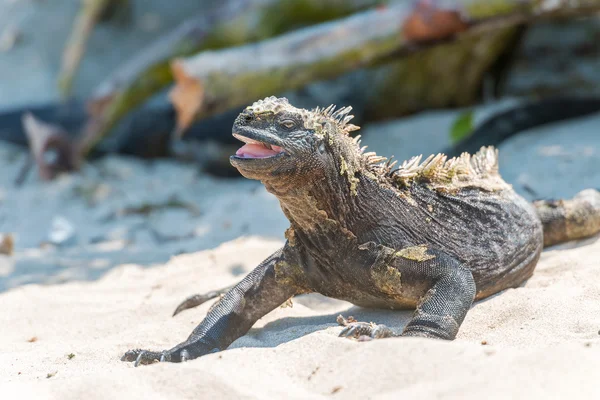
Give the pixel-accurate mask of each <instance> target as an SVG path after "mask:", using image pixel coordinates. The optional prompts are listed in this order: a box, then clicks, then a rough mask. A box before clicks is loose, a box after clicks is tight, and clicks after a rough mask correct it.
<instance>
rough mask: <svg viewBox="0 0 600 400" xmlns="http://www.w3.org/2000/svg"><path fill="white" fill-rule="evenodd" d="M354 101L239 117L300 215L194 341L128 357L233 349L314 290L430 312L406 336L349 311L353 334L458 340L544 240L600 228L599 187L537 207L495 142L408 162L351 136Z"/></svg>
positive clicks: (523, 273)
mask: <svg viewBox="0 0 600 400" xmlns="http://www.w3.org/2000/svg"><path fill="white" fill-rule="evenodd" d="M350 111H351V108H350V107H345V108H340V109H338V110H337V111H336V110H335V106H330V107H328V108H325V109H319V108H317V109H315V110H312V111H308V110H304V109H298V108H295V107H293V106H292V105H291V104H289V102H288V101H287V100H286V99H285V98H276V97H268V98H266V99H263V100H260V101H257V102H255V103H254V104H253V105H251V106H249V107H247V108H246V109H245V110H244V111H243V112H242V113H241V114H240V115H239V116H238V117H237V119H236V120H235V122H234V124H233V135H234V136H235V137H236V138H238V139H239V140H241V141H242V142H244V143H245V144H244V145H243V146H242V147H241V148H240V149H239V150H238V151H237V153H236V155H234V156H232V157H231V159H230V161H231V163H232V164H233V166H234V167H236V168H237V169H238V170H239V171H240V173H241V174H242V175H243V176H245V177H246V178H250V179H257V180H260V181H261V182H262V183H263V184H264V185H265V187H266V189H267V190H268V191H269V192H270V193H272V194H274V195H275V196H276V197H277V198H278V199H279V201H280V205H281V209H282V210H283V212H284V214H285V215H286V217H287V218H288V220H289V221H290V227H289V228H288V229H287V231H286V233H285V237H286V239H287V240H286V243H285V245H284V246H283V248H281V249H279V250H278V251H276V252H275V253H274V254H272V255H271V256H270V257H268V258H267V259H266V260H265V261H263V262H262V263H261V264H260V265H259V266H258V267H256V269H254V270H253V271H252V272H250V273H249V274H248V275H247V276H246V277H245V278H244V279H243V280H242V281H241V282H240V283H238V284H237V285H235V286H234V287H232V288H231V289H230V290H228V291H227V292H226V293H225V294H224V296H223V297H222V298H221V299H220V300H219V301H217V302H216V303H215V304H214V305H213V306H212V307H211V309H210V310H209V312H208V314H207V316H206V318H205V319H204V320H203V321H202V322H201V323H200V324H199V325H198V326H197V327H196V328H195V329H194V330H193V332H192V333H191V334H190V336H189V337H188V338H187V340H185V341H184V342H182V343H180V344H178V345H176V346H175V347H173V348H171V349H170V350H165V351H145V350H140V349H137V350H130V351H127V352H126V353H125V354H124V355H123V357H122V360H123V361H134V362H135V365H136V366H137V365H139V364H147V363H152V362H154V361H164V362H181V361H186V360H190V359H194V358H197V357H200V356H202V355H205V354H208V353H211V352H215V351H220V350H224V349H226V348H227V347H228V346H229V345H230V344H231V343H232V342H233V341H234V340H236V339H237V338H239V337H241V336H242V335H244V334H245V333H246V332H247V331H248V330H249V329H250V328H251V327H252V325H253V324H254V323H255V322H256V321H257V320H258V319H259V318H261V317H262V316H264V315H265V314H267V313H268V312H270V311H271V310H273V309H275V308H276V307H278V306H280V305H281V304H283V303H284V302H286V301H287V300H288V299H290V298H291V297H292V296H294V295H297V294H302V293H311V292H318V293H321V294H323V295H325V296H330V297H333V298H337V299H342V300H346V301H349V302H351V303H353V304H355V305H358V306H362V307H377V308H386V309H416V311H415V313H414V315H413V318H412V319H411V320H410V321H409V323H408V324H407V325H406V326H405V327H404V329H403V330H402V332H401V333H395V332H394V331H392V330H391V329H390V328H388V327H386V326H383V325H377V324H371V323H364V322H358V321H353V320H350V321H346V320H343V319H341V320H339V322H340V323H341V324H344V325H346V327H345V328H344V330H343V331H342V333H341V334H340V335H341V336H348V337H358V336H361V337H363V336H366V337H370V338H381V337H388V336H421V337H427V338H438V339H447V340H452V339H454V338H455V337H456V335H457V332H458V330H459V327H460V325H461V323H462V322H463V320H464V318H465V315H466V313H467V311H468V310H469V308H470V307H471V304H472V303H473V301H474V300H478V299H483V298H485V297H488V296H490V295H492V294H495V293H498V292H499V291H501V290H503V289H506V288H512V287H517V286H519V285H520V284H521V283H523V281H525V280H526V279H528V278H529V277H530V276H531V275H532V273H533V270H534V268H535V265H536V263H537V261H538V259H539V257H540V253H541V251H542V248H543V247H544V246H549V245H552V244H556V243H560V242H564V241H567V240H573V239H577V238H582V237H586V236H590V235H593V234H595V233H597V232H598V231H600V192H598V191H597V190H593V189H588V190H584V191H582V192H580V193H579V194H577V195H576V196H575V197H574V198H573V199H571V200H556V201H538V202H535V203H533V204H531V203H529V202H527V201H526V200H525V199H523V198H522V197H521V196H519V195H518V194H517V193H516V192H515V191H514V190H513V189H512V187H511V186H510V185H509V184H507V183H506V182H504V181H503V180H502V178H501V177H500V175H499V173H498V159H497V150H495V149H494V148H493V147H483V148H481V149H480V150H479V151H478V152H477V153H476V154H474V155H470V154H468V153H463V154H462V155H460V156H459V157H456V158H451V159H449V158H447V157H446V156H445V155H443V154H437V155H432V156H429V157H427V158H426V159H425V160H422V159H421V157H420V156H419V157H414V158H412V159H410V160H408V161H405V162H403V163H402V164H401V165H400V166H399V167H395V162H394V161H391V160H387V159H385V158H384V157H380V156H377V155H376V154H374V153H369V152H365V151H364V148H361V146H360V140H359V137H358V136H357V137H354V138H352V137H351V136H350V135H349V133H350V132H352V131H354V130H356V129H358V127H356V126H354V125H352V124H350V123H349V121H350V120H351V118H352V116H351V115H349V112H350ZM211 296H213V297H214V296H215V294H214V293H213V294H211ZM192 303H194V301H191V302H190V301H188V302H187V304H186V303H185V302H184V304H183V305H182V307H181V306H180V309H184V308H189V307H190V306H193V305H194V304H192Z"/></svg>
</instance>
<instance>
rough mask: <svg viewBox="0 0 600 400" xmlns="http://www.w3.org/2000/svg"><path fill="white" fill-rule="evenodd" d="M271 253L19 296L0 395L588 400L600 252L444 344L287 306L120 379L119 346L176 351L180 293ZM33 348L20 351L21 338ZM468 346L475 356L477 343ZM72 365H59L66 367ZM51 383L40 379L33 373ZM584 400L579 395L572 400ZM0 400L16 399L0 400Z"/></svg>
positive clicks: (507, 300) (252, 249) (550, 274)
mask: <svg viewBox="0 0 600 400" xmlns="http://www.w3.org/2000/svg"><path fill="white" fill-rule="evenodd" d="M279 245H280V242H277V241H265V240H264V239H259V238H246V239H240V240H237V241H234V242H229V243H227V244H224V245H222V246H219V247H218V248H217V249H215V250H209V251H204V252H199V253H195V254H189V255H181V256H178V257H174V258H173V259H172V260H171V261H170V262H169V263H168V264H167V265H165V266H162V267H157V268H153V269H142V268H139V267H137V266H132V265H128V266H122V267H119V268H116V269H114V270H113V271H111V272H110V273H108V274H107V275H106V276H104V277H103V278H102V279H100V280H99V281H97V282H94V283H68V284H64V285H56V286H50V287H41V286H37V285H29V286H26V287H21V288H18V289H13V290H11V291H10V292H8V293H5V294H3V295H2V296H0V308H1V309H2V313H1V314H0V324H1V325H2V326H3V327H4V328H3V329H0V377H1V378H0V379H1V381H0V382H1V383H0V386H1V387H2V390H3V391H6V390H8V393H11V394H14V395H15V396H16V395H17V394H20V395H23V394H24V393H25V394H28V393H31V394H33V393H37V394H38V395H42V394H43V395H44V396H45V397H52V398H60V399H71V398H72V399H80V398H87V399H96V398H97V399H106V398H116V397H124V396H125V394H127V397H128V398H165V399H181V398H189V399H197V398H321V397H324V396H327V395H329V394H331V393H332V391H334V390H337V391H338V392H337V393H336V396H343V397H345V398H401V397H400V396H402V395H405V396H406V395H409V396H417V398H424V397H427V398H469V399H470V398H473V399H475V398H509V397H511V396H512V397H513V398H517V397H518V398H532V396H537V395H544V396H545V398H566V396H578V397H579V398H593V395H594V394H595V396H596V398H597V396H598V394H600V385H599V382H600V368H598V360H599V357H600V336H599V334H598V330H600V285H599V284H598V276H599V275H600V264H599V263H598V262H597V260H599V259H600V241H599V240H598V238H593V239H588V240H586V241H584V242H583V243H581V244H580V245H579V247H575V248H572V249H557V250H550V251H546V252H545V253H544V254H543V257H542V260H541V262H540V265H539V267H538V269H537V271H536V274H535V276H534V277H533V278H532V279H530V280H529V282H527V284H526V285H525V286H524V287H522V288H518V289H513V290H508V291H506V292H504V293H502V294H500V295H498V296H495V297H493V298H492V299H489V300H487V301H484V302H480V303H478V304H476V305H475V306H474V307H473V309H472V310H471V311H470V313H469V314H468V317H467V319H466V320H465V322H464V324H463V326H462V329H461V331H460V334H459V337H458V339H457V340H456V341H454V342H441V341H433V340H423V339H413V338H394V339H385V340H378V341H373V342H370V343H358V342H355V341H352V340H348V339H342V338H338V337H336V335H337V333H338V332H339V331H340V329H341V328H340V327H338V326H336V324H335V316H336V315H337V314H338V313H340V312H342V313H344V315H354V316H355V317H357V318H359V319H364V320H372V321H376V322H382V323H386V324H389V325H391V326H394V325H396V326H398V325H401V324H403V323H404V322H406V320H407V318H408V317H409V315H410V313H409V312H386V311H377V310H365V309H359V308H354V307H352V306H351V305H350V304H348V303H345V302H341V301H334V300H330V299H326V298H323V297H321V296H318V295H306V296H301V297H298V298H297V299H296V300H295V301H294V306H293V307H292V308H279V309H277V310H275V311H273V312H272V313H270V314H269V315H267V316H266V317H265V318H263V319H262V320H261V321H259V323H258V324H257V325H256V326H255V328H253V329H252V330H251V332H250V333H249V334H248V335H247V336H245V337H243V338H241V339H239V340H238V341H237V342H235V343H234V344H233V346H232V347H233V349H232V350H228V351H225V352H222V353H219V354H212V355H209V356H206V357H203V358H200V359H197V360H194V361H192V362H188V363H185V364H161V365H152V366H145V367H140V368H137V369H135V368H133V366H132V365H131V364H129V363H122V362H120V361H119V360H118V359H119V357H120V355H121V354H122V353H123V352H124V351H125V350H127V349H129V348H133V347H139V346H144V347H146V346H147V347H150V348H155V349H161V348H166V347H169V346H171V345H174V344H176V342H178V341H179V340H181V339H184V338H185V337H186V336H187V335H188V334H189V332H190V331H191V329H192V328H193V326H195V324H197V323H198V322H199V321H200V320H201V319H202V317H203V316H204V315H205V313H206V311H207V309H208V307H209V304H205V305H203V306H201V307H200V308H198V309H196V310H191V311H187V312H184V313H182V314H180V315H179V316H177V317H176V318H171V317H170V313H171V312H172V311H173V308H174V307H175V306H176V305H177V303H178V302H179V301H180V300H181V299H182V298H183V297H186V296H187V295H189V294H191V293H193V292H196V291H204V290H208V289H211V288H214V287H218V286H221V285H226V284H229V283H232V282H235V281H236V280H238V279H239V278H238V277H236V276H234V275H233V274H231V272H230V267H231V266H232V265H238V264H239V265H242V266H243V269H244V270H246V271H247V270H249V269H251V268H252V267H253V266H254V265H255V264H256V263H257V262H259V261H260V260H261V259H262V258H264V257H265V255H267V254H269V253H270V252H271V251H273V250H275V249H276V248H277V247H278V246H279ZM33 337H35V338H37V340H36V341H35V342H33V343H30V342H28V340H29V339H31V338H33ZM482 341H485V342H487V345H482ZM70 353H73V354H75V357H73V358H72V359H71V360H69V359H68V357H67V355H68V354H70ZM49 373H50V374H52V373H55V375H54V376H52V377H50V378H47V374H49ZM4 393H6V392H4ZM581 396H584V397H581ZM3 398H16V397H11V396H9V397H4V396H3Z"/></svg>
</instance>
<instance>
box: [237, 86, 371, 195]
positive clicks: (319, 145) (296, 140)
mask: <svg viewBox="0 0 600 400" xmlns="http://www.w3.org/2000/svg"><path fill="white" fill-rule="evenodd" d="M334 109H335V106H330V107H328V108H326V109H322V110H321V109H318V108H317V109H315V110H311V111H308V110H304V109H300V108H296V107H294V106H292V105H291V104H290V103H289V102H288V100H287V99H285V98H276V97H268V98H266V99H263V100H259V101H257V102H255V103H254V104H252V105H251V106H249V107H247V108H246V109H245V110H244V111H243V112H242V113H241V114H240V115H239V116H238V117H237V119H236V120H235V122H234V124H233V136H235V137H236V138H237V139H239V140H241V141H242V142H244V143H245V145H244V146H242V147H241V148H240V149H239V150H238V151H237V152H236V154H235V155H234V156H231V158H230V161H231V164H232V165H233V166H234V167H236V168H237V169H238V170H239V171H240V173H241V174H242V175H244V176H245V177H247V178H250V179H258V180H261V181H273V180H282V179H290V180H293V181H294V184H298V183H300V182H299V180H301V179H302V178H303V179H315V178H318V177H319V176H323V174H325V173H327V172H328V171H335V172H337V174H338V175H339V174H340V171H339V164H340V160H341V157H350V158H352V159H354V158H356V157H359V155H360V151H359V149H358V145H357V144H356V142H355V141H353V140H352V139H351V138H349V137H348V136H347V134H348V132H350V131H352V130H355V129H358V128H357V127H355V126H354V125H350V124H348V121H349V120H350V119H351V118H352V116H349V115H348V113H349V112H350V110H351V108H350V107H346V108H341V109H339V110H337V111H334ZM346 153H349V154H346ZM345 162H346V163H349V162H351V161H345Z"/></svg>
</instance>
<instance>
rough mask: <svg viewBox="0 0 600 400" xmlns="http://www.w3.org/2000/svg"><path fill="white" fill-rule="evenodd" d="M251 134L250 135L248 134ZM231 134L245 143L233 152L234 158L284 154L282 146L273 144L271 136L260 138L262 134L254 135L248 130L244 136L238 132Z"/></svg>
mask: <svg viewBox="0 0 600 400" xmlns="http://www.w3.org/2000/svg"><path fill="white" fill-rule="evenodd" d="M250 135H251V136H250ZM233 136H234V137H235V138H236V139H238V140H241V141H242V142H244V143H246V144H245V145H244V146H242V147H240V148H239V150H238V151H237V152H236V153H235V157H236V158H241V159H264V158H273V157H277V156H280V155H282V154H285V151H284V149H283V147H281V146H278V145H276V144H274V143H273V142H274V140H272V139H271V138H266V139H264V138H262V137H260V136H262V135H256V134H255V133H253V132H249V136H250V137H248V136H244V135H243V134H240V133H234V134H233ZM259 137H260V139H262V140H260V139H259Z"/></svg>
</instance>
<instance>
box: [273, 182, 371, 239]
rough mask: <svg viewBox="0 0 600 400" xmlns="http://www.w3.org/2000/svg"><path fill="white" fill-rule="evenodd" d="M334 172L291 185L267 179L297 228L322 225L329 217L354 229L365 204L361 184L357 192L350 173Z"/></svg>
mask: <svg viewBox="0 0 600 400" xmlns="http://www.w3.org/2000/svg"><path fill="white" fill-rule="evenodd" d="M332 172H333V173H331V174H328V176H322V177H319V178H315V179H314V180H313V181H311V182H309V183H306V184H305V185H302V186H293V187H288V185H277V184H276V183H268V182H265V187H266V188H267V190H268V191H269V192H271V193H273V194H275V196H277V198H278V199H279V202H280V204H281V208H282V210H283V212H284V214H285V216H286V217H287V218H288V220H289V221H290V223H291V225H292V227H293V228H294V229H295V230H300V231H312V230H315V229H322V228H323V226H324V223H325V222H326V220H334V221H336V222H337V223H338V224H339V225H340V226H341V227H343V228H345V229H349V230H350V229H351V225H352V222H353V221H354V220H355V217H356V215H357V210H358V209H360V208H362V207H361V198H362V196H360V195H359V194H358V191H360V189H361V188H360V184H359V187H357V188H355V189H356V191H355V194H353V193H351V190H350V184H349V181H348V179H347V177H346V176H345V175H340V174H339V172H337V171H332Z"/></svg>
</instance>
